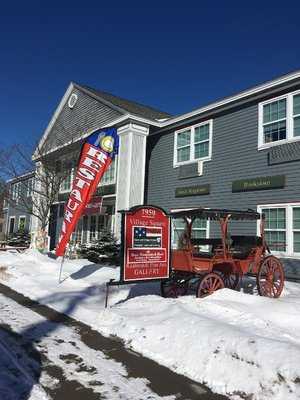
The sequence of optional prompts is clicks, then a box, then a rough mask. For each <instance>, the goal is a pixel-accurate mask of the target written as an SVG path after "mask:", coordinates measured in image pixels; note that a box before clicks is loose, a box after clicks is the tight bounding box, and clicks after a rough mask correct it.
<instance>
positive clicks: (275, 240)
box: [258, 203, 300, 257]
mask: <svg viewBox="0 0 300 400" xmlns="http://www.w3.org/2000/svg"><path fill="white" fill-rule="evenodd" d="M258 211H259V212H262V213H264V214H265V217H266V222H265V235H266V241H267V244H268V246H269V247H270V250H271V251H272V252H274V253H275V254H279V255H282V256H288V257H299V256H300V203H291V204H274V205H266V206H263V205H262V206H258ZM258 232H259V227H258Z"/></svg>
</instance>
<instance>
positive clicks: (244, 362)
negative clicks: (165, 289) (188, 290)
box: [0, 250, 300, 400]
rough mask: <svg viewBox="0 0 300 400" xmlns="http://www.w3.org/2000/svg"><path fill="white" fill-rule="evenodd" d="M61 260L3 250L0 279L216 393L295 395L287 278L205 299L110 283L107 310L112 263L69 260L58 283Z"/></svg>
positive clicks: (299, 352) (296, 339)
mask: <svg viewBox="0 0 300 400" xmlns="http://www.w3.org/2000/svg"><path fill="white" fill-rule="evenodd" d="M59 266H60V264H59V261H56V260H53V259H51V258H48V257H46V256H43V255H41V254H40V253H38V252H36V251H32V250H29V251H27V252H26V253H24V254H15V253H3V254H0V279H2V280H3V282H4V283H5V284H6V285H9V286H10V287H12V288H13V289H15V290H17V291H19V292H21V293H24V294H25V295H27V296H29V297H31V298H33V299H36V300H38V301H39V302H41V303H44V304H48V305H49V306H51V307H52V308H54V309H56V310H58V311H61V312H64V313H66V314H70V315H72V316H73V317H75V318H77V319H79V320H81V321H83V322H85V323H87V324H89V325H90V326H92V327H93V328H95V329H97V330H98V331H100V332H101V333H103V334H105V335H107V336H109V335H117V336H119V337H120V338H122V339H124V341H125V343H126V344H127V346H128V347H131V348H132V349H134V350H135V351H138V352H140V353H142V354H143V355H145V356H147V357H149V358H152V359H154V360H155V361H157V362H159V363H160V364H163V365H165V366H167V367H169V368H170V369H172V370H174V371H176V372H178V373H181V374H184V375H186V376H188V377H190V378H192V379H194V380H196V381H199V382H202V383H205V384H206V385H207V386H209V387H210V388H211V389H212V390H213V391H214V392H216V393H221V394H227V395H229V396H230V397H231V398H232V399H240V398H245V399H246V398H247V399H251V400H255V399H256V400H264V399H268V400H269V399H272V400H282V399H286V400H289V399H293V400H294V399H297V398H300V285H298V284H295V283H290V282H288V283H286V287H285V290H284V294H283V296H282V297H281V298H280V299H268V298H262V297H259V296H258V295H257V293H256V291H255V289H253V281H251V280H250V279H248V280H246V283H245V284H244V285H243V291H242V292H235V291H232V290H228V289H223V290H221V291H219V292H217V293H215V294H213V295H212V296H210V297H207V298H205V299H196V298H195V296H193V295H188V296H185V297H182V298H179V299H164V298H162V297H160V296H159V291H158V285H156V284H150V283H149V284H140V285H130V286H126V287H120V288H119V289H118V288H111V294H110V298H109V303H110V308H109V309H107V310H105V309H104V300H105V282H107V281H108V280H109V279H110V278H116V279H118V274H119V271H118V269H117V268H111V267H107V266H100V265H94V264H91V263H89V262H88V261H87V260H75V261H74V260H72V261H67V262H66V263H65V265H64V272H63V278H64V280H63V282H62V283H60V284H59V283H58V274H59ZM1 267H7V269H6V271H3V269H1Z"/></svg>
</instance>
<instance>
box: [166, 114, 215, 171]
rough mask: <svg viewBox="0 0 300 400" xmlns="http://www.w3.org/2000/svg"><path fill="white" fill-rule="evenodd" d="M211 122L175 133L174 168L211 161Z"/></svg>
mask: <svg viewBox="0 0 300 400" xmlns="http://www.w3.org/2000/svg"><path fill="white" fill-rule="evenodd" d="M211 144H212V120H210V121H206V122H203V123H201V124H198V125H194V126H190V127H188V128H185V129H181V130H180V131H176V132H175V140H174V167H177V166H179V165H184V164H188V163H191V162H195V161H198V160H203V161H205V160H206V161H207V160H210V159H211V147H212V146H211Z"/></svg>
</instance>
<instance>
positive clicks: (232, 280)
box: [218, 271, 241, 290]
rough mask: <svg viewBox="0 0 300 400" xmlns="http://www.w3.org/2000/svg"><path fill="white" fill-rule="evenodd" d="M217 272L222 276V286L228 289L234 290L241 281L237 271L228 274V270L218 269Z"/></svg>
mask: <svg viewBox="0 0 300 400" xmlns="http://www.w3.org/2000/svg"><path fill="white" fill-rule="evenodd" d="M218 274H219V275H220V276H221V277H222V279H223V281H224V286H225V287H226V288H228V289H233V290H235V289H236V288H237V287H238V285H239V283H240V281H241V275H240V274H238V273H236V274H230V273H228V272H223V271H218Z"/></svg>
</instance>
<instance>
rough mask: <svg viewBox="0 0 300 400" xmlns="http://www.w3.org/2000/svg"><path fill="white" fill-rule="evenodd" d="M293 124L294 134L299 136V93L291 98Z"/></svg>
mask: <svg viewBox="0 0 300 400" xmlns="http://www.w3.org/2000/svg"><path fill="white" fill-rule="evenodd" d="M293 125H294V136H300V94H297V95H295V96H294V98H293Z"/></svg>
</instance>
